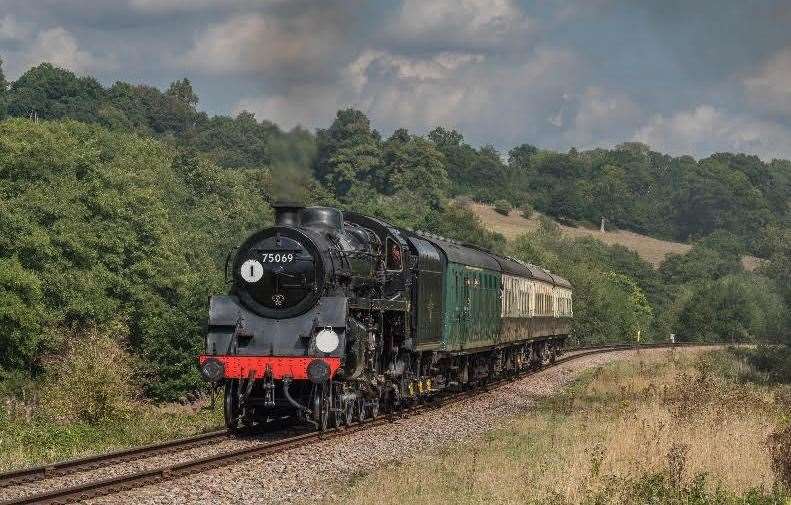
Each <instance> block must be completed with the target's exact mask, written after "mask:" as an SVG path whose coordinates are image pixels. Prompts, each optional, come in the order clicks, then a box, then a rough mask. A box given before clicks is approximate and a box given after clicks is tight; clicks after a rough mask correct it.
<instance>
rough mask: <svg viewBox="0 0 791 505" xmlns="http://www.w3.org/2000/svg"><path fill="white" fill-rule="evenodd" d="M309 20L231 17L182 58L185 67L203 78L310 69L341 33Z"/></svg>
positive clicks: (337, 41) (331, 48) (304, 17)
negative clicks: (195, 71)
mask: <svg viewBox="0 0 791 505" xmlns="http://www.w3.org/2000/svg"><path fill="white" fill-rule="evenodd" d="M325 21H326V19H323V18H321V17H320V16H314V15H302V16H296V17H292V18H276V17H274V16H272V17H270V16H265V15H261V14H250V15H240V16H233V17H231V18H230V19H228V20H226V21H223V22H221V23H217V24H214V25H211V26H210V27H209V28H208V29H207V30H206V31H205V32H203V33H202V34H201V35H199V37H198V38H197V39H196V40H195V43H194V45H193V47H192V49H191V50H190V51H189V52H188V53H187V56H186V63H187V66H188V67H191V68H194V69H198V70H201V71H204V72H207V73H213V74H225V73H228V72H235V73H240V74H245V73H249V74H256V73H260V72H262V71H265V70H270V69H273V68H278V67H291V68H299V67H302V68H310V66H313V65H317V64H319V63H321V62H322V60H323V59H325V58H328V57H330V56H331V55H332V53H333V51H334V50H335V49H337V47H338V45H339V44H340V43H341V41H342V37H343V34H342V33H341V32H340V31H338V30H337V29H336V26H335V25H334V23H331V22H325Z"/></svg>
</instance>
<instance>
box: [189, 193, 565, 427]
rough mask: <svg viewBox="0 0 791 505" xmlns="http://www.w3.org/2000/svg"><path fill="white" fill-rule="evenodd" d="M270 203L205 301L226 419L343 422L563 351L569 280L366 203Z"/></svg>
mask: <svg viewBox="0 0 791 505" xmlns="http://www.w3.org/2000/svg"><path fill="white" fill-rule="evenodd" d="M273 208H274V211H275V225H274V226H273V227H271V228H267V229H263V230H260V231H258V232H256V233H254V234H252V235H251V236H250V237H249V238H248V239H247V240H246V241H245V242H244V243H243V244H242V245H241V246H240V247H239V248H238V250H237V251H236V253H235V255H233V257H231V256H229V261H228V264H230V265H231V269H232V272H231V276H232V287H231V289H230V292H229V293H228V294H227V295H219V296H213V297H212V298H211V299H210V303H209V321H208V331H207V334H206V339H205V351H204V353H203V354H201V355H200V357H199V365H200V371H201V374H202V376H203V377H204V379H206V380H207V381H210V382H212V383H214V384H215V385H220V384H222V385H224V411H225V422H226V425H227V426H228V427H229V428H231V429H237V428H240V427H243V426H250V425H253V424H258V423H262V422H265V421H267V420H272V419H278V418H285V417H291V418H293V417H296V418H297V419H299V420H300V421H301V422H304V423H309V424H312V425H313V426H315V427H316V428H319V429H327V428H328V427H329V426H341V425H344V424H350V423H352V422H353V421H355V420H360V419H365V418H367V417H373V416H377V415H378V414H379V412H380V410H382V409H387V410H390V409H397V408H399V407H400V406H403V405H404V404H405V403H407V402H417V401H420V400H421V399H424V398H426V397H430V396H432V395H434V394H436V393H438V392H440V391H442V390H445V389H446V388H463V387H468V386H471V385H474V384H477V383H480V382H483V381H487V380H490V379H492V378H495V377H497V376H500V375H502V374H507V373H513V372H518V371H520V370H524V369H527V368H530V367H536V366H541V365H542V364H543V363H546V362H550V361H553V360H554V359H555V357H556V356H557V355H558V354H559V353H560V352H561V350H562V346H563V343H564V341H565V339H566V337H567V335H568V333H569V326H570V321H571V317H572V289H571V285H570V284H569V282H568V281H567V280H565V279H563V278H561V277H559V276H557V275H554V274H552V273H550V272H548V271H546V270H543V269H541V268H539V267H537V266H535V265H531V264H527V263H524V262H521V261H519V260H516V259H514V258H509V257H504V256H500V255H497V254H494V253H492V252H490V251H487V250H485V249H482V248H480V247H476V246H474V245H470V244H463V243H460V242H457V241H454V240H449V239H446V238H442V237H439V236H436V235H432V234H428V233H421V232H416V231H411V230H405V229H402V228H398V227H396V226H392V225H390V224H388V223H386V222H384V221H381V220H379V219H376V218H373V217H368V216H364V215H361V214H356V213H346V214H344V213H343V212H342V211H340V210H338V209H334V208H328V207H307V208H306V207H303V206H301V205H298V204H295V203H288V202H278V203H275V204H274V205H273ZM231 260H232V261H231ZM227 268H228V265H226V270H227Z"/></svg>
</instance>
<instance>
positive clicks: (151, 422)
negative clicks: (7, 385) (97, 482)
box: [0, 402, 223, 472]
mask: <svg viewBox="0 0 791 505" xmlns="http://www.w3.org/2000/svg"><path fill="white" fill-rule="evenodd" d="M219 403H222V402H218V404H219ZM222 424H223V420H222V409H221V408H215V409H214V410H210V409H208V408H206V407H199V406H183V405H165V406H153V405H148V404H144V403H138V404H135V405H132V406H130V407H128V408H127V409H125V410H124V411H122V412H119V413H117V414H116V415H114V416H113V417H111V418H106V419H102V420H101V421H99V422H93V423H89V422H82V421H72V422H68V423H65V422H57V421H54V420H51V419H48V418H45V417H43V416H38V415H36V414H33V415H30V414H29V413H28V412H25V411H24V410H20V411H19V412H17V413H13V414H12V413H11V412H10V411H9V409H8V404H7V405H6V408H0V472H1V471H5V470H10V469H15V468H23V467H27V466H33V465H37V464H42V463H48V462H52V461H58V460H63V459H67V458H73V457H78V456H84V455H89V454H98V453H103V452H107V451H111V450H115V449H122V448H126V447H135V446H140V445H145V444H152V443H156V442H162V441H164V440H168V439H173V438H179V437H185V436H189V435H193V434H197V433H202V432H206V431H211V430H214V429H217V427H218V426H222Z"/></svg>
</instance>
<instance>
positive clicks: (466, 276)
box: [442, 262, 501, 351]
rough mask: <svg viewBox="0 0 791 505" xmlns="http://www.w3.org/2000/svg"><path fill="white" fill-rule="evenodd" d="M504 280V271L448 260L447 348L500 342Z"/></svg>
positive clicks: (452, 349) (445, 345)
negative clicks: (502, 284)
mask: <svg viewBox="0 0 791 505" xmlns="http://www.w3.org/2000/svg"><path fill="white" fill-rule="evenodd" d="M500 283H501V275H500V272H496V271H493V270H485V269H481V268H475V267H469V266H465V265H461V264H459V263H454V262H448V268H447V270H446V271H445V283H444V284H445V307H444V321H445V326H444V331H443V335H442V343H443V347H444V348H445V349H446V350H448V351H457V350H462V349H469V348H472V347H480V346H487V345H492V344H496V343H498V341H499V335H500V303H501V300H500Z"/></svg>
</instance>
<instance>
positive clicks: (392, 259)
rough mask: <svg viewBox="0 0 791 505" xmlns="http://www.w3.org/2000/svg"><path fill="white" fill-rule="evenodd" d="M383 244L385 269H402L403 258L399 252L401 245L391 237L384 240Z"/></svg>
mask: <svg viewBox="0 0 791 505" xmlns="http://www.w3.org/2000/svg"><path fill="white" fill-rule="evenodd" d="M385 245H386V246H387V269H388V270H399V271H400V270H403V268H404V259H403V257H402V254H401V245H400V244H398V243H396V241H395V240H393V239H391V238H388V239H387V240H386V241H385Z"/></svg>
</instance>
